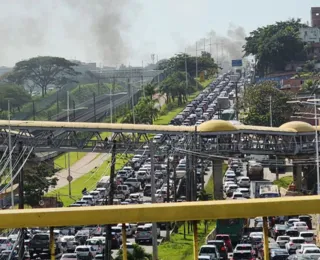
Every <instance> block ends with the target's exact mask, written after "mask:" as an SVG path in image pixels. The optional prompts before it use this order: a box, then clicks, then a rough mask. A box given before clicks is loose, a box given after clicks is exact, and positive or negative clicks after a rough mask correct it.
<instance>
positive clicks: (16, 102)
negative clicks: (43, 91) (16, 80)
mask: <svg viewBox="0 0 320 260" xmlns="http://www.w3.org/2000/svg"><path fill="white" fill-rule="evenodd" d="M8 99H10V105H11V109H15V108H17V109H18V110H20V108H21V107H22V106H23V105H24V104H25V103H27V102H30V101H31V96H30V95H29V94H28V93H27V91H26V90H25V89H24V88H23V87H21V86H18V85H15V84H8V83H5V84H0V108H1V110H8Z"/></svg>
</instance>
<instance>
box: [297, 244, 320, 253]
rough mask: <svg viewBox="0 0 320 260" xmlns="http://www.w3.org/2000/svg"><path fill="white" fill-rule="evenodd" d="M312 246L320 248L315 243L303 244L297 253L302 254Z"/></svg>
mask: <svg viewBox="0 0 320 260" xmlns="http://www.w3.org/2000/svg"><path fill="white" fill-rule="evenodd" d="M310 248H316V249H319V248H318V247H317V246H316V245H315V244H303V245H301V247H300V248H299V249H297V251H296V254H302V253H303V252H304V251H305V250H306V249H310Z"/></svg>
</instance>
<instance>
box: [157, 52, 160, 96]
mask: <svg viewBox="0 0 320 260" xmlns="http://www.w3.org/2000/svg"><path fill="white" fill-rule="evenodd" d="M158 62H159V57H158V54H157V66H158ZM157 69H158V67H157ZM158 91H160V74H159V73H158Z"/></svg>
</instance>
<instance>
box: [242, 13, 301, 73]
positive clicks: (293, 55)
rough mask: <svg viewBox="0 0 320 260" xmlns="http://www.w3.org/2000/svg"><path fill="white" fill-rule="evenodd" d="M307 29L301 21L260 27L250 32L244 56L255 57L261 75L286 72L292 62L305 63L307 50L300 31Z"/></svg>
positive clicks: (244, 47)
mask: <svg viewBox="0 0 320 260" xmlns="http://www.w3.org/2000/svg"><path fill="white" fill-rule="evenodd" d="M303 27H306V25H305V24H302V23H301V20H300V19H297V20H295V19H290V20H288V21H285V22H276V23H275V24H271V25H267V26H264V27H259V28H258V29H256V30H254V31H252V32H250V35H249V36H248V37H246V44H245V45H244V46H243V49H244V52H245V54H244V56H248V55H254V56H255V58H256V62H257V64H256V71H257V73H258V74H259V75H262V76H263V75H264V74H268V73H271V72H274V71H282V70H284V68H285V66H286V64H287V63H289V62H291V61H304V60H305V59H306V54H307V53H306V50H305V48H304V44H303V42H302V40H301V39H300V38H299V29H300V28H303Z"/></svg>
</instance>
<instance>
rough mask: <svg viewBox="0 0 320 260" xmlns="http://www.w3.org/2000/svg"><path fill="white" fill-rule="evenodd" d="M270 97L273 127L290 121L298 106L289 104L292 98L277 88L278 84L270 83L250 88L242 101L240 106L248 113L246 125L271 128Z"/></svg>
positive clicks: (245, 120)
mask: <svg viewBox="0 0 320 260" xmlns="http://www.w3.org/2000/svg"><path fill="white" fill-rule="evenodd" d="M270 97H271V111H272V125H273V126H275V127H278V126H281V125H282V124H284V123H286V122H288V121H290V117H291V116H292V115H293V113H294V112H295V111H296V110H297V105H294V104H288V103H287V101H289V100H291V98H292V97H291V96H290V95H289V94H288V93H285V92H283V91H281V90H279V89H277V88H276V83H275V82H272V81H269V82H264V83H260V84H257V85H252V86H248V87H247V89H246V91H245V92H244V95H243V97H242V98H241V99H240V104H239V105H240V106H239V107H241V108H242V109H244V111H246V115H245V116H246V117H245V119H244V124H246V125H260V126H270Z"/></svg>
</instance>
